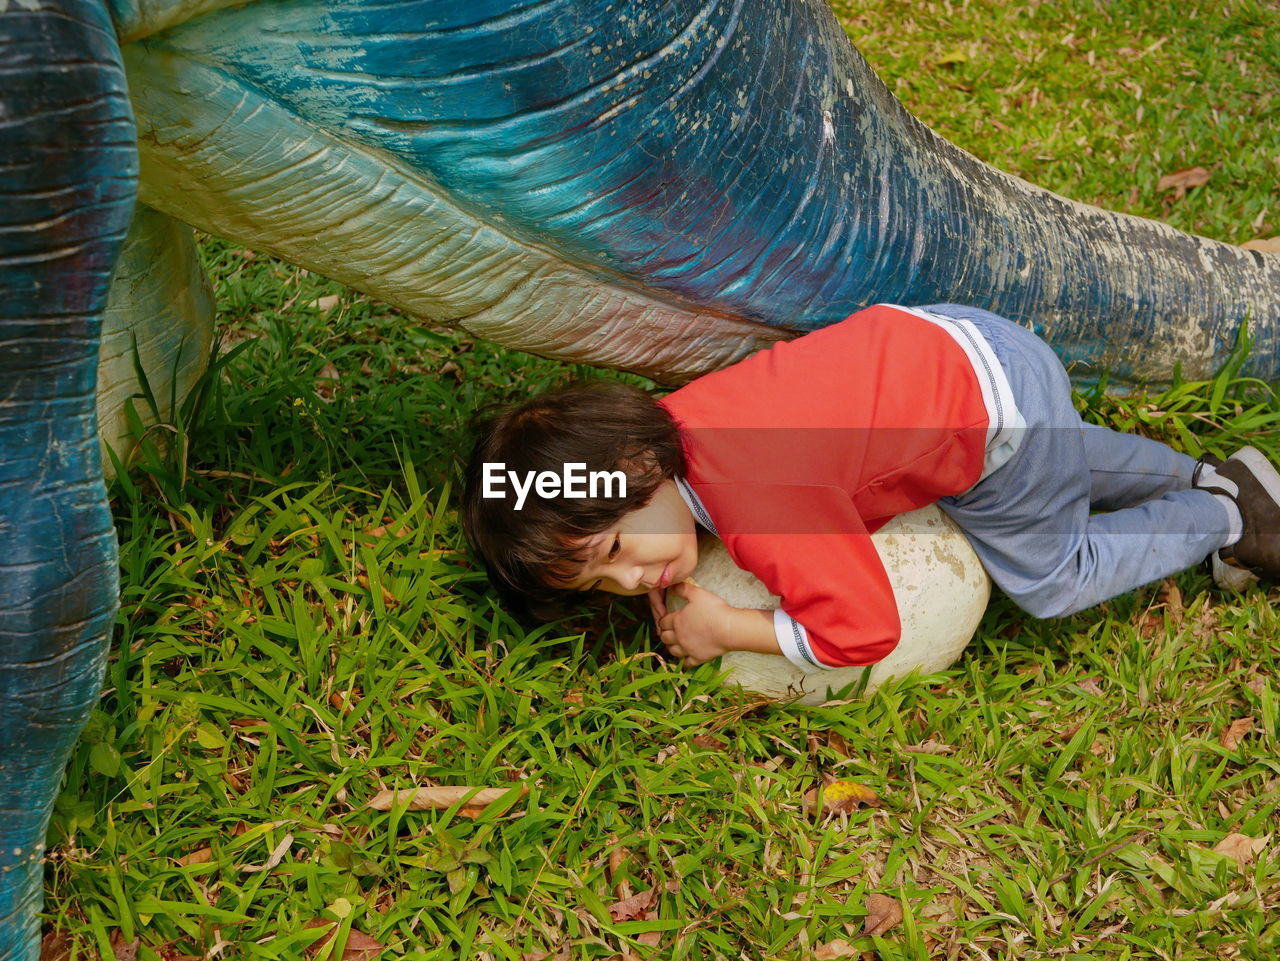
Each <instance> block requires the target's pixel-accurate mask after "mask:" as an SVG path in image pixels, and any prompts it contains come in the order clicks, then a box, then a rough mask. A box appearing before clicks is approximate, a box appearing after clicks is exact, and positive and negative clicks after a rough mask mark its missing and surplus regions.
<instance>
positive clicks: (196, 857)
mask: <svg viewBox="0 0 1280 961" xmlns="http://www.w3.org/2000/svg"><path fill="white" fill-rule="evenodd" d="M211 860H213V848H200V849H199V850H198V851H192V852H191V853H190V854H184V855H183V856H182V857H180V858H178V866H179V867H184V868H185V867H187V866H188V865H190V864H207V863H208V862H209V861H211Z"/></svg>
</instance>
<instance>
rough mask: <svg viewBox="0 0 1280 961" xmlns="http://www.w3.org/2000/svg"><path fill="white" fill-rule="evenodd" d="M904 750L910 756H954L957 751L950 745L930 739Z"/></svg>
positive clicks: (910, 745) (908, 746)
mask: <svg viewBox="0 0 1280 961" xmlns="http://www.w3.org/2000/svg"><path fill="white" fill-rule="evenodd" d="M903 750H904V751H906V752H907V753H908V754H954V753H955V750H956V749H955V748H954V747H953V746H952V745H950V744H942V743H940V742H938V741H935V740H934V739H933V738H929V740H927V741H921V742H920V743H919V744H908V745H907V746H906V747H904V748H903Z"/></svg>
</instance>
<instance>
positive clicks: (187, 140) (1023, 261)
mask: <svg viewBox="0 0 1280 961" xmlns="http://www.w3.org/2000/svg"><path fill="white" fill-rule="evenodd" d="M0 51H2V52H3V59H2V60H0V63H3V64H4V79H5V82H4V83H3V84H0V185H2V186H3V189H4V191H5V201H4V202H3V203H0V289H2V290H3V291H4V292H5V296H4V297H3V298H0V961H14V959H31V958H34V957H36V955H37V953H38V952H37V936H38V925H37V923H36V910H37V908H38V904H39V896H40V880H41V866H42V855H43V842H44V834H45V830H46V826H47V823H48V817H49V812H50V810H51V806H52V802H53V797H54V794H55V792H56V789H57V785H58V780H59V777H60V776H61V772H62V770H63V767H64V765H65V763H66V759H67V757H68V755H69V753H70V751H71V750H72V748H73V746H74V743H75V739H76V736H77V734H78V732H79V730H80V729H81V727H82V725H83V723H84V720H85V718H86V717H87V715H88V712H89V710H90V708H91V707H92V705H93V703H94V701H95V700H96V698H97V694H98V689H99V684H100V680H101V674H102V668H103V663H104V657H105V652H106V645H107V640H108V638H109V633H110V625H111V622H112V618H113V615H114V612H115V608H116V545H115V539H114V535H113V532H112V530H111V524H110V514H109V511H108V509H107V503H106V497H105V490H104V487H103V484H102V462H101V459H100V455H99V447H98V444H99V441H98V431H97V425H96V418H95V409H96V408H97V407H98V406H99V397H98V392H97V384H98V376H97V367H98V361H99V356H98V355H99V351H98V347H99V344H100V343H106V344H107V345H108V346H107V348H106V349H105V350H104V351H103V353H102V362H103V364H104V372H103V375H102V378H101V382H102V385H103V386H104V388H105V389H104V391H103V395H102V396H103V399H102V400H101V405H102V409H103V411H104V435H105V436H107V437H108V438H109V439H110V438H115V437H117V436H118V430H117V427H118V424H114V425H113V424H112V423H108V422H109V421H110V420H111V418H112V417H117V418H118V415H116V414H112V413H111V412H112V411H118V409H119V405H120V402H121V395H122V393H124V392H127V388H125V387H122V386H121V385H122V384H125V383H127V382H128V374H129V372H128V370H127V369H124V370H122V367H121V365H128V364H130V363H131V360H130V355H131V350H130V349H128V348H127V347H126V345H131V344H132V339H133V337H134V335H135V334H136V335H137V339H138V343H139V354H140V355H141V356H142V357H143V359H144V362H146V363H148V364H153V365H155V366H154V367H153V369H152V370H151V371H150V378H151V381H152V384H153V386H154V387H155V389H156V391H155V392H156V394H157V395H158V396H160V397H164V396H167V394H168V390H167V388H166V379H167V378H176V379H177V380H178V381H179V382H189V381H190V379H191V378H192V377H193V376H194V375H195V374H196V373H197V372H198V371H199V369H200V365H201V363H202V362H203V351H205V350H206V349H207V344H208V330H209V323H210V315H211V308H210V300H209V297H208V292H207V290H206V287H205V282H204V281H203V279H202V278H201V277H200V275H199V272H198V269H197V267H196V262H195V256H194V248H193V246H192V244H191V240H190V231H189V229H188V228H187V227H185V226H183V225H182V224H184V223H185V224H192V225H195V226H198V227H200V228H202V229H205V230H208V231H211V232H213V233H216V234H220V235H223V236H225V237H228V238H232V239H234V240H236V241H237V242H239V243H241V244H244V245H246V246H249V247H252V248H254V249H258V250H263V251H267V252H270V253H272V254H275V255H277V256H280V257H283V258H284V259H286V260H289V261H291V262H293V263H296V264H300V265H302V266H304V267H307V268H309V269H311V270H314V271H317V272H319V273H321V274H324V275H326V276H329V277H333V278H335V279H337V280H340V281H342V282H345V283H347V284H350V285H352V286H354V287H357V288H359V289H361V290H364V291H367V292H369V293H371V294H373V295H374V296H377V297H379V298H381V299H383V300H386V301H388V302H389V303H392V304H394V305H397V306H399V307H401V308H403V309H404V310H405V311H406V312H408V313H409V314H411V315H414V316H418V317H422V318H424V319H428V320H431V321H435V322H443V323H449V324H455V325H457V326H460V327H463V328H465V329H467V330H469V331H471V332H473V333H475V334H477V335H479V336H483V337H488V338H492V339H494V340H496V341H499V342H501V343H503V344H506V345H509V346H512V347H518V348H521V349H525V350H532V351H536V352H538V353H542V354H546V355H549V356H556V357H565V358H572V359H574V360H578V361H584V362H588V363H594V364H600V365H609V366H615V367H621V368H627V369H631V370H636V371H641V372H645V373H649V374H652V375H654V376H657V377H659V378H660V379H663V380H666V381H669V382H673V383H674V382H678V381H680V380H684V379H688V378H689V377H692V376H695V375H696V374H698V373H700V372H704V371H708V370H712V369H715V368H717V367H719V366H723V365H724V364H727V363H729V362H732V361H733V360H735V359H738V358H740V357H742V356H745V355H746V354H748V353H750V352H751V351H753V350H755V349H757V348H759V347H761V346H763V345H765V344H768V343H770V342H772V341H774V340H776V339H778V338H780V337H786V336H790V335H792V334H794V333H796V332H799V331H803V330H806V329H811V328H813V327H816V326H821V325H823V324H826V323H830V322H832V321H834V320H838V319H839V318H840V317H842V316H844V315H845V314H847V313H850V312H851V311H852V310H854V309H856V308H857V307H859V306H863V305H865V304H867V303H871V302H875V301H881V300H888V301H899V302H904V303H927V302H936V301H942V300H947V301H960V302H968V303H973V304H976V305H979V306H984V307H988V308H991V309H994V310H996V311H998V312H1000V313H1003V314H1005V315H1007V316H1011V317H1013V318H1015V319H1018V320H1021V321H1023V322H1025V323H1027V324H1030V325H1034V326H1036V327H1037V328H1038V329H1039V330H1041V332H1043V333H1044V334H1045V335H1046V336H1048V337H1049V339H1050V340H1051V341H1052V342H1053V343H1054V345H1055V347H1056V348H1057V349H1058V351H1059V352H1060V353H1061V354H1062V355H1063V356H1064V357H1065V358H1067V359H1071V360H1084V361H1088V362H1089V363H1091V364H1093V365H1094V366H1095V369H1096V366H1097V365H1099V364H1112V365H1114V366H1115V368H1116V371H1117V372H1118V373H1119V374H1120V375H1121V376H1127V377H1161V376H1167V375H1168V374H1169V372H1170V371H1171V370H1172V367H1173V364H1174V363H1175V362H1178V361H1183V362H1184V363H1185V369H1186V370H1187V372H1188V373H1203V372H1205V371H1207V370H1208V369H1210V368H1211V367H1212V366H1213V365H1214V364H1215V363H1216V362H1218V361H1219V360H1221V358H1222V357H1223V356H1224V354H1225V351H1226V350H1227V349H1228V347H1229V346H1230V345H1231V343H1233V342H1234V340H1235V335H1236V332H1237V331H1238V329H1239V327H1240V325H1241V324H1242V323H1243V322H1244V321H1245V320H1246V318H1247V319H1249V320H1250V321H1251V322H1252V325H1253V328H1254V332H1255V336H1256V340H1257V347H1256V348H1255V352H1254V357H1253V363H1254V366H1255V370H1256V371H1258V372H1259V373H1262V374H1264V375H1269V376H1275V374H1276V365H1277V327H1278V326H1280V323H1278V318H1280V306H1278V305H1280V264H1278V262H1277V261H1278V260H1280V258H1277V257H1276V256H1274V255H1263V254H1258V253H1252V252H1246V251H1241V250H1239V249H1237V248H1234V247H1231V246H1230V245H1226V244H1219V243H1215V242H1213V241H1209V240H1205V239H1203V238H1197V237H1190V236H1188V235H1185V234H1180V233H1178V232H1177V231H1173V230H1170V229H1169V228H1167V227H1165V226H1163V225H1160V224H1156V223H1152V222H1149V221H1144V220H1140V219H1138V218H1132V217H1124V216H1120V215H1115V214H1112V213H1109V212H1106V211H1101V210H1098V209H1096V208H1093V207H1088V206H1085V205H1080V204H1075V203H1072V202H1070V201H1067V200H1065V199H1063V198H1060V197H1056V196H1054V195H1052V194H1049V193H1046V192H1044V191H1041V190H1038V189H1037V188H1034V187H1032V186H1031V185H1029V184H1026V183H1024V182H1022V181H1020V180H1017V179H1016V178H1011V177H1008V176H1006V175H1004V174H1001V173H999V172H998V171H994V170H992V169H990V168H988V167H986V166H984V165H983V164H981V163H979V162H978V161H976V160H975V159H974V158H972V157H970V156H969V155H967V154H965V153H963V152H962V151H960V150H957V149H956V148H954V147H952V146H950V145H949V144H946V143H945V142H943V141H941V140H939V139H938V138H937V137H935V136H934V135H933V134H931V133H930V132H929V131H928V130H927V129H925V128H924V127H923V126H921V125H920V124H919V123H917V122H916V121H915V120H914V119H912V118H911V117H909V116H908V115H907V114H906V113H905V112H904V111H903V110H902V108H901V106H900V105H899V104H898V103H897V102H896V101H895V100H894V99H893V97H892V96H891V95H890V94H889V93H888V91H887V90H886V89H885V88H884V86H883V85H882V84H881V83H880V82H879V81H878V80H877V79H876V78H875V77H874V75H873V74H872V73H871V72H870V70H869V69H868V68H867V66H866V64H865V63H864V62H863V61H862V60H861V58H859V57H858V56H857V54H856V53H854V51H853V50H852V48H850V47H849V45H848V42H847V40H846V39H845V37H844V35H843V33H842V31H841V30H840V28H839V26H838V24H836V23H835V21H834V19H833V18H832V17H831V15H830V12H829V11H828V10H827V9H826V7H825V6H824V5H823V4H821V3H818V2H815V0H775V2H771V3H756V4H750V3H745V2H740V0H726V2H723V3H697V2H692V0H637V2H634V3H630V4H621V3H617V2H614V0H543V2H533V0H527V2H517V0H470V2H468V3H458V2H457V0H404V2H401V3H398V4H397V3H387V2H385V0H378V2H373V0H325V2H321V0H290V2H284V0H277V2H256V3H255V2H239V3H227V2H222V0H185V2H183V0H114V2H112V3H111V4H110V5H109V6H108V5H106V4H104V3H103V2H102V0H0ZM139 200H141V201H142V202H143V203H144V204H145V205H146V206H145V207H144V208H140V209H141V211H142V212H141V213H139V215H138V217H137V218H136V220H134V227H133V231H132V233H131V234H129V235H128V238H127V239H126V231H127V228H128V225H129V223H130V220H131V218H132V217H133V213H134V210H135V204H136V202H137V201H139ZM180 222H181V223H180ZM122 252H123V253H122ZM122 258H123V259H122ZM118 263H119V264H121V265H122V266H120V267H119V270H118V273H117V283H116V287H115V289H114V290H112V289H110V278H111V274H112V270H113V268H115V267H116V266H117V264H118ZM153 264H154V265H157V266H150V265H153ZM104 318H105V319H106V327H105V329H104Z"/></svg>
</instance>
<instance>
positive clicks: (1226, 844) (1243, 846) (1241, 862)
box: [1213, 833, 1271, 874]
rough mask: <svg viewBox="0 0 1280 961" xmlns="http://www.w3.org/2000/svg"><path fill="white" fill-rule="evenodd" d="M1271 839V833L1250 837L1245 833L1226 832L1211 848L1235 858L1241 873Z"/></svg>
mask: <svg viewBox="0 0 1280 961" xmlns="http://www.w3.org/2000/svg"><path fill="white" fill-rule="evenodd" d="M1270 841H1271V835H1270V834H1267V835H1264V836H1263V837H1260V838H1251V837H1249V836H1248V835H1247V834H1234V833H1232V834H1228V835H1227V836H1226V837H1225V838H1223V839H1222V840H1221V841H1219V842H1218V843H1217V844H1215V845H1214V846H1213V849H1214V850H1215V851H1217V852H1218V853H1219V854H1221V855H1224V856H1225V857H1229V858H1235V862H1236V864H1237V865H1238V866H1239V868H1240V873H1241V874H1243V873H1244V871H1245V869H1246V868H1247V867H1248V866H1249V864H1250V863H1252V861H1253V859H1254V858H1256V857H1257V856H1258V855H1259V854H1261V853H1262V852H1263V851H1264V850H1265V849H1266V847H1267V844H1268V843H1269V842H1270Z"/></svg>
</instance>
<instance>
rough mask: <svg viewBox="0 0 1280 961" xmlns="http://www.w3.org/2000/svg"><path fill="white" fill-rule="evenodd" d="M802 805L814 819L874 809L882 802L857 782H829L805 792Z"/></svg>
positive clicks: (876, 795)
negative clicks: (859, 809)
mask: <svg viewBox="0 0 1280 961" xmlns="http://www.w3.org/2000/svg"><path fill="white" fill-rule="evenodd" d="M803 803H804V809H805V810H806V811H808V812H809V813H810V814H812V815H813V816H814V817H820V816H822V815H823V814H838V813H840V812H842V811H852V810H855V809H857V808H860V807H869V808H876V807H879V806H880V805H881V803H882V802H881V800H880V795H878V794H876V792H875V791H873V790H871V788H869V787H866V786H865V785H862V784H859V783H858V782H857V781H830V782H828V783H827V784H825V785H823V786H822V787H816V788H814V789H813V790H811V791H809V792H807V793H806V794H805V796H804V799H803Z"/></svg>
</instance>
